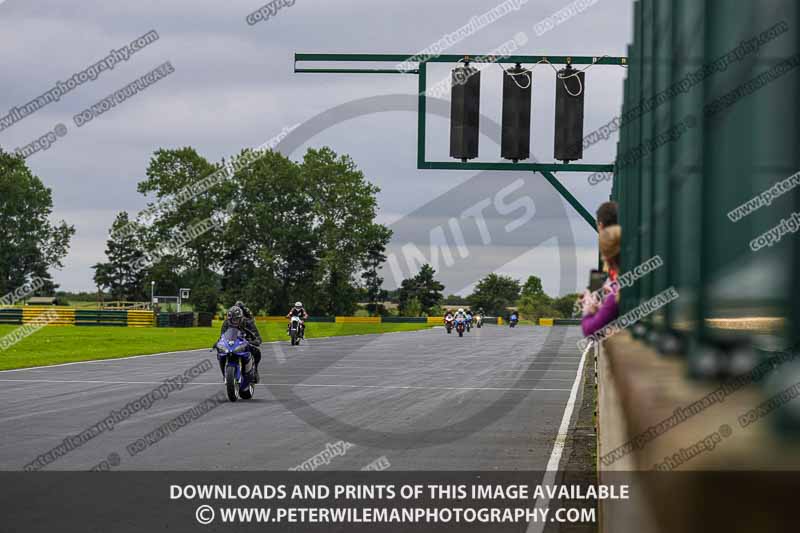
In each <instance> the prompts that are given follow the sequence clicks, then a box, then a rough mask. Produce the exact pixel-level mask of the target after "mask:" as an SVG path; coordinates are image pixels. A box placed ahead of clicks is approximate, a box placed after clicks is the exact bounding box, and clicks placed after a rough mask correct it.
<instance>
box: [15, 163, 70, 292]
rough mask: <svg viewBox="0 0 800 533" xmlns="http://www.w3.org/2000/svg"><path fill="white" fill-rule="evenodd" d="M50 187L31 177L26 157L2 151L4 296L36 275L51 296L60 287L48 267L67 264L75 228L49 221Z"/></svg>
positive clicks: (50, 212) (57, 267)
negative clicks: (54, 281)
mask: <svg viewBox="0 0 800 533" xmlns="http://www.w3.org/2000/svg"><path fill="white" fill-rule="evenodd" d="M52 212H53V197H52V191H51V190H50V189H49V188H47V187H45V186H44V184H43V183H42V181H41V180H40V179H39V178H38V177H36V176H35V175H33V174H32V173H31V171H30V170H29V169H28V167H27V165H26V164H25V160H24V159H22V158H20V157H17V156H14V155H11V154H8V153H6V152H4V151H3V150H2V149H0V296H2V295H3V294H6V293H8V292H11V291H13V290H16V289H17V288H19V287H21V286H22V285H23V284H25V283H26V282H28V281H30V280H31V278H33V277H39V278H42V280H44V282H45V286H44V287H43V288H42V289H41V290H40V291H39V294H46V295H49V294H52V293H53V291H54V290H55V289H56V287H57V286H56V285H55V284H54V283H53V281H52V277H51V275H50V272H49V270H50V269H52V268H56V269H60V268H63V266H64V265H63V262H62V261H63V260H64V257H65V256H66V255H67V252H68V251H69V242H70V239H71V238H72V236H73V235H74V233H75V228H74V227H73V226H70V225H68V224H67V223H66V222H64V221H61V222H58V223H56V224H52V223H51V222H50V216H51V215H52Z"/></svg>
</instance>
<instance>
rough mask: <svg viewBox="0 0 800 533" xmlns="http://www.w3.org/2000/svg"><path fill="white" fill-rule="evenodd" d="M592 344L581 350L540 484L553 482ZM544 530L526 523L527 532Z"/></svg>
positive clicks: (542, 502)
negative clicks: (573, 379)
mask: <svg viewBox="0 0 800 533" xmlns="http://www.w3.org/2000/svg"><path fill="white" fill-rule="evenodd" d="M591 347H592V345H591V344H589V345H588V346H586V348H585V349H584V350H583V354H582V355H581V362H580V364H579V365H578V373H577V375H576V376H575V381H574V382H573V383H572V389H571V390H570V393H569V399H568V400H567V406H566V407H564V416H563V417H562V418H561V426H560V427H559V428H558V434H557V435H556V441H555V442H554V443H553V451H552V453H551V454H550V460H549V461H547V468H546V471H545V473H544V477H543V478H542V483H541V484H542V486H546V485H552V484H553V482H555V479H556V474H557V473H558V465H559V464H560V463H561V454H562V453H564V446H565V445H566V443H567V434H568V433H569V423H570V421H571V420H572V412H573V411H574V410H575V402H576V400H577V398H578V390H579V389H580V387H581V378H582V377H583V365H584V363H585V362H586V354H587V352H588V351H589V348H591ZM549 505H550V498H541V499H537V500H536V509H541V510H542V511H543V510H544V509H547V508H548V507H549ZM542 511H538V512H537V514H538V516H542V514H541V513H542ZM542 531H544V523H543V522H539V521H534V522H531V523H530V524H528V529H527V533H541V532H542Z"/></svg>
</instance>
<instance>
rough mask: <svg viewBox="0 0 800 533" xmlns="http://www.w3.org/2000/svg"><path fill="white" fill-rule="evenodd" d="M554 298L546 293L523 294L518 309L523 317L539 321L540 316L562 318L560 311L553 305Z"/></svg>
mask: <svg viewBox="0 0 800 533" xmlns="http://www.w3.org/2000/svg"><path fill="white" fill-rule="evenodd" d="M552 303H553V301H552V299H551V298H550V297H549V296H547V295H546V294H544V295H542V296H532V295H523V296H521V297H520V299H519V300H518V301H517V309H519V312H520V313H521V314H522V317H523V318H527V319H528V320H533V321H534V322H538V320H539V319H540V318H561V317H562V315H561V313H560V312H558V311H556V309H555V308H553V305H552Z"/></svg>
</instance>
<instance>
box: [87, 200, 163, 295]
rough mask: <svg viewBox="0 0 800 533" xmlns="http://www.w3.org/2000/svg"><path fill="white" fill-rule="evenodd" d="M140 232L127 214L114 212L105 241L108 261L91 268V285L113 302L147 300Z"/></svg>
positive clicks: (146, 265)
mask: <svg viewBox="0 0 800 533" xmlns="http://www.w3.org/2000/svg"><path fill="white" fill-rule="evenodd" d="M143 231H144V228H142V227H141V226H139V225H138V224H136V223H135V222H131V220H130V218H129V216H128V213H127V212H125V211H122V212H121V213H118V214H117V217H116V218H115V219H114V222H113V223H112V224H111V229H110V230H109V237H108V240H107V241H106V257H107V258H108V261H107V262H105V263H97V264H95V265H94V266H93V267H92V268H94V282H95V285H97V286H98V287H100V288H101V289H102V290H103V291H107V292H109V293H110V297H111V298H112V299H113V300H128V301H135V302H138V301H144V300H149V296H147V290H146V287H145V283H146V280H147V279H149V278H150V275H149V267H150V265H149V261H148V260H147V258H146V257H145V254H144V244H143V239H142V233H143Z"/></svg>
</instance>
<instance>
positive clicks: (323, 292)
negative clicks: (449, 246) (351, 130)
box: [300, 147, 391, 314]
mask: <svg viewBox="0 0 800 533" xmlns="http://www.w3.org/2000/svg"><path fill="white" fill-rule="evenodd" d="M300 173H301V175H302V177H303V183H304V186H305V190H306V191H307V193H308V194H310V197H311V198H312V199H313V203H314V205H313V210H312V211H311V217H312V221H313V229H314V239H315V242H316V243H317V249H318V252H317V257H318V258H319V263H318V269H317V274H316V279H318V280H319V286H318V291H317V294H318V295H319V299H320V303H321V304H322V306H323V308H324V309H325V310H326V311H327V312H329V313H331V314H351V313H353V312H354V311H355V309H356V303H357V299H358V298H357V292H356V290H355V288H354V286H355V279H354V277H355V274H356V273H357V271H358V270H359V269H360V267H361V265H362V263H363V261H364V260H365V259H366V257H367V256H368V254H369V252H370V249H371V248H374V246H375V243H376V241H377V242H379V243H380V242H384V243H385V242H386V241H388V236H390V235H391V234H390V233H389V231H388V229H387V228H385V227H383V226H380V225H378V224H375V222H374V220H375V216H376V214H377V209H378V202H377V198H376V195H377V193H378V192H379V191H380V189H379V188H378V187H376V186H375V185H373V184H371V183H369V182H368V181H367V179H366V178H365V177H364V174H363V172H361V171H360V170H359V169H358V168H357V167H356V164H355V162H354V161H353V160H352V158H350V156H348V155H341V156H339V155H337V154H336V153H335V152H334V151H333V150H331V149H330V148H328V147H323V148H320V149H318V150H315V149H309V150H308V152H306V154H305V156H304V157H303V163H302V165H301V166H300ZM376 235H377V237H376Z"/></svg>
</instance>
